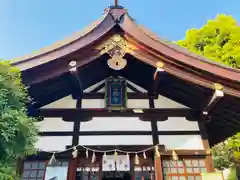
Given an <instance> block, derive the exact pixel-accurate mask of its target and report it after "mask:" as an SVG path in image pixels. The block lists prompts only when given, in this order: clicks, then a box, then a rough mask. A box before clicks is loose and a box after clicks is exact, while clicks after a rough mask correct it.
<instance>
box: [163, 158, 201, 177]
mask: <svg viewBox="0 0 240 180" xmlns="http://www.w3.org/2000/svg"><path fill="white" fill-rule="evenodd" d="M202 172H206V168H205V161H204V160H203V159H184V160H178V161H174V160H164V161H163V174H164V179H165V180H201V173H202Z"/></svg>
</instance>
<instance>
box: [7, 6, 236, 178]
mask: <svg viewBox="0 0 240 180" xmlns="http://www.w3.org/2000/svg"><path fill="white" fill-rule="evenodd" d="M149 18H150V17H149ZM163 28H164V27H163ZM12 65H13V66H16V67H18V68H19V69H20V70H21V72H22V80H23V83H24V84H25V85H26V86H27V87H28V93H29V96H30V97H32V99H33V100H32V102H31V104H30V105H29V116H35V117H38V120H39V121H38V122H36V124H37V126H38V127H39V136H38V140H37V143H36V148H37V149H38V153H37V154H36V155H31V156H27V157H25V158H24V159H22V161H21V163H20V164H21V166H20V169H21V174H22V180H50V179H51V180H92V179H99V180H102V179H105V180H110V179H118V180H122V179H136V180H137V179H139V180H140V179H151V180H153V179H156V180H169V179H171V180H176V179H178V180H190V179H191V180H200V179H201V173H202V172H213V171H214V167H213V161H212V157H211V151H210V147H211V146H212V145H214V144H216V143H218V142H220V141H223V140H225V139H226V138H227V137H229V136H232V135H234V134H235V133H236V132H238V131H239V129H240V111H239V107H240V71H239V70H237V69H232V68H229V67H225V66H223V65H220V64H217V63H215V62H212V61H210V60H208V59H206V58H204V57H201V56H199V55H196V54H193V53H190V52H189V51H188V50H186V49H184V48H181V47H179V46H178V45H176V44H173V43H171V42H168V41H166V40H163V39H161V38H159V37H158V36H157V35H156V34H154V33H152V32H151V31H150V30H148V29H146V28H145V27H143V26H140V25H138V24H137V23H136V22H135V21H134V20H133V18H132V17H131V16H130V14H129V12H128V11H127V10H126V9H125V8H124V7H122V6H120V5H118V4H117V3H116V4H115V5H113V6H110V7H109V8H107V9H105V10H104V14H103V16H102V17H101V18H100V19H99V20H97V21H95V22H93V23H92V24H91V25H89V26H88V27H86V28H85V29H84V30H83V31H80V32H77V33H75V34H73V35H72V36H70V37H69V38H66V39H64V40H63V41H59V42H56V43H55V44H53V45H52V46H49V47H46V48H43V49H41V50H39V51H38V52H36V53H34V54H30V55H26V56H25V57H22V58H19V59H17V60H16V61H14V62H13V63H12Z"/></svg>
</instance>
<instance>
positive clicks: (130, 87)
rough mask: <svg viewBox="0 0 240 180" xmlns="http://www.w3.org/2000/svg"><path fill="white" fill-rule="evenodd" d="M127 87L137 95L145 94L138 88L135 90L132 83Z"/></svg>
mask: <svg viewBox="0 0 240 180" xmlns="http://www.w3.org/2000/svg"><path fill="white" fill-rule="evenodd" d="M127 87H128V88H129V89H131V90H132V91H133V92H135V93H139V94H141V93H143V92H141V91H139V90H138V89H137V88H135V87H134V86H132V85H131V84H130V83H127Z"/></svg>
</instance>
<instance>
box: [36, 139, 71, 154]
mask: <svg viewBox="0 0 240 180" xmlns="http://www.w3.org/2000/svg"><path fill="white" fill-rule="evenodd" d="M67 145H72V136H39V137H38V140H37V142H36V144H35V147H36V148H37V149H40V150H42V151H64V150H65V149H66V146H67Z"/></svg>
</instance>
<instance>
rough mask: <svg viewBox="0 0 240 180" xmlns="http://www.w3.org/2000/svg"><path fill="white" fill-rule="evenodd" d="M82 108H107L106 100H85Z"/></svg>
mask: <svg viewBox="0 0 240 180" xmlns="http://www.w3.org/2000/svg"><path fill="white" fill-rule="evenodd" d="M82 108H83V109H84V108H105V99H83V100H82Z"/></svg>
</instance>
